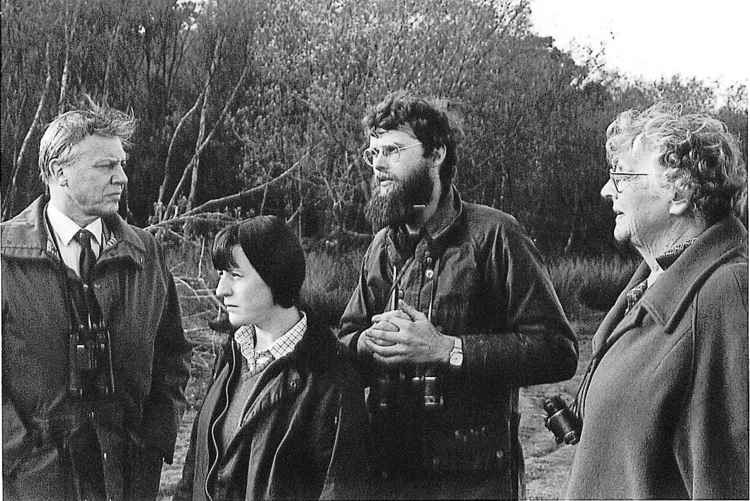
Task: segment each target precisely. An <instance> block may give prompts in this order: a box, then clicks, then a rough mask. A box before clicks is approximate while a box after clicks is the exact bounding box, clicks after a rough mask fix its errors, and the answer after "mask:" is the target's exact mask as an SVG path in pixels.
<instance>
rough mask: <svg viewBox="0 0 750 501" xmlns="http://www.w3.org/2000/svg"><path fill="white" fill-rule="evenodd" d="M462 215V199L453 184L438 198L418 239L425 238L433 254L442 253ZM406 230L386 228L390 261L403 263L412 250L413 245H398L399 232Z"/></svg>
mask: <svg viewBox="0 0 750 501" xmlns="http://www.w3.org/2000/svg"><path fill="white" fill-rule="evenodd" d="M462 216H463V201H462V200H461V195H460V194H459V193H458V190H457V189H456V187H455V186H451V189H450V190H449V191H448V193H447V194H446V195H445V196H444V197H443V198H442V199H441V200H440V203H439V204H438V206H437V209H436V210H435V213H434V214H433V215H432V217H431V218H430V219H429V220H428V221H427V222H426V223H425V224H424V226H423V227H422V229H421V232H420V234H419V241H421V240H423V239H424V240H426V241H427V242H428V245H429V248H430V251H431V252H432V254H433V255H435V256H438V255H440V254H442V251H443V249H444V248H445V247H446V246H447V245H448V243H449V238H450V235H451V234H452V231H453V230H454V229H455V228H456V227H457V223H458V221H459V220H460V219H461V217H462ZM403 231H406V229H405V228H403V227H400V228H397V227H393V226H391V227H389V228H388V229H387V240H388V245H387V252H388V256H389V259H390V261H391V262H392V263H403V262H405V261H406V260H407V259H408V258H409V257H410V256H411V254H413V252H414V248H415V245H419V241H417V243H416V244H415V245H413V246H411V247H410V248H404V246H403V245H398V243H397V242H399V238H398V234H399V232H403Z"/></svg>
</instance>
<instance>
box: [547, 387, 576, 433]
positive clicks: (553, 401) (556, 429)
mask: <svg viewBox="0 0 750 501" xmlns="http://www.w3.org/2000/svg"><path fill="white" fill-rule="evenodd" d="M544 410H545V411H546V412H547V418H546V419H545V420H544V426H546V427H547V429H548V430H549V431H551V432H552V433H553V434H554V435H555V440H557V443H562V442H565V443H566V444H568V445H573V444H577V443H578V440H579V439H580V438H581V427H582V423H581V419H580V418H579V417H578V416H577V415H576V414H575V413H573V412H572V411H571V410H570V409H569V408H568V405H567V404H566V403H565V401H564V400H563V399H562V397H561V396H560V395H557V396H554V397H551V398H548V399H546V400H545V401H544Z"/></svg>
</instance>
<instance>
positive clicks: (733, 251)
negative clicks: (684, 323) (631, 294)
mask: <svg viewBox="0 0 750 501" xmlns="http://www.w3.org/2000/svg"><path fill="white" fill-rule="evenodd" d="M737 256H745V258H747V231H746V230H745V228H744V226H742V223H740V222H739V220H738V219H736V218H734V217H728V218H726V219H724V220H722V221H719V222H718V223H716V224H714V225H713V226H711V227H709V228H708V229H707V230H706V231H704V232H703V233H702V234H701V235H699V236H698V238H697V239H696V240H695V242H693V244H692V245H690V246H689V247H688V248H687V249H686V250H685V251H684V252H683V253H682V254H680V257H678V258H677V260H675V261H674V263H673V264H672V265H671V266H669V268H668V269H667V270H665V271H664V272H663V273H662V274H661V276H660V277H659V279H658V280H657V281H656V282H655V283H654V285H652V286H651V287H649V288H648V289H647V290H646V292H645V293H644V294H643V297H642V298H641V300H640V301H639V302H638V304H637V305H636V306H635V307H634V308H633V310H632V311H631V312H629V313H628V314H627V315H625V308H626V305H627V299H626V295H627V293H628V291H629V290H630V289H632V288H633V287H635V286H636V285H638V284H639V283H641V282H642V281H644V280H645V279H646V278H647V277H648V275H649V274H650V271H651V270H650V269H649V267H648V265H647V264H646V262H645V261H642V262H641V263H640V265H639V266H638V268H637V269H636V270H635V273H633V276H632V277H631V278H630V281H629V282H628V284H627V285H626V286H625V288H624V289H623V290H622V292H621V293H620V295H619V296H618V298H617V300H616V301H615V304H614V306H612V308H611V309H610V310H609V311H608V312H607V314H606V315H605V317H604V319H603V320H602V322H601V324H600V325H599V328H598V329H597V331H596V334H594V337H593V339H592V341H591V344H592V349H593V351H594V353H596V352H597V351H598V350H599V349H601V348H602V347H603V346H604V345H605V343H607V342H608V340H610V339H614V338H616V337H617V336H618V335H619V334H620V333H622V332H623V331H626V330H628V329H630V328H632V327H633V326H635V325H638V324H639V323H640V322H641V321H642V319H643V316H644V315H645V314H646V313H648V314H650V315H651V316H652V317H653V318H654V319H655V320H656V321H657V322H659V323H660V324H661V325H663V326H664V331H665V332H673V331H674V329H675V328H676V327H677V324H678V323H679V322H680V320H681V319H682V316H683V315H684V313H685V311H686V309H687V307H688V306H689V305H690V302H691V301H692V299H693V297H694V296H695V294H696V293H697V291H698V290H699V289H700V287H701V286H702V285H703V282H705V280H706V279H707V278H708V277H709V276H710V275H711V273H713V271H714V270H715V269H716V268H717V267H719V266H720V265H721V264H722V263H725V262H726V261H728V260H730V259H733V258H736V257H737ZM623 315H624V316H623Z"/></svg>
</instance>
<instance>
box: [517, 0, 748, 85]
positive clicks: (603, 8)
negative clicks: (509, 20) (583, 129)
mask: <svg viewBox="0 0 750 501" xmlns="http://www.w3.org/2000/svg"><path fill="white" fill-rule="evenodd" d="M530 2H531V10H532V16H531V19H532V22H533V24H534V27H533V31H535V32H536V33H537V34H539V35H542V36H552V37H554V38H555V46H556V47H558V48H560V49H563V50H566V51H571V53H572V54H573V57H574V58H577V56H578V55H579V54H582V53H583V51H582V50H580V48H578V47H581V46H583V47H590V48H592V49H594V51H595V52H599V51H600V49H601V48H603V49H604V56H603V61H604V63H605V67H606V68H609V69H617V70H619V71H620V72H621V73H624V74H625V75H628V76H631V77H634V78H643V79H646V80H657V79H660V78H661V77H667V78H671V77H672V76H673V75H680V76H682V77H683V78H691V77H697V78H699V79H701V80H703V81H705V82H707V83H713V82H714V81H718V83H719V85H720V86H721V87H726V86H728V85H730V84H734V83H740V82H743V83H745V84H747V83H748V80H750V51H748V47H750V43H748V41H749V40H750V37H748V31H750V15H749V14H750V1H748V0H530ZM579 62H580V61H579Z"/></svg>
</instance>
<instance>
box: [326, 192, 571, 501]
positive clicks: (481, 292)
mask: <svg viewBox="0 0 750 501" xmlns="http://www.w3.org/2000/svg"><path fill="white" fill-rule="evenodd" d="M401 233H403V232H402V230H398V229H396V228H385V229H383V230H381V231H379V232H378V233H377V234H376V235H375V237H374V240H373V242H372V243H371V244H370V246H369V248H368V249H367V251H366V254H365V256H364V259H363V263H362V268H361V273H360V276H359V281H358V283H357V284H356V289H355V291H354V293H353V295H352V297H351V299H350V301H349V304H348V306H347V307H346V310H345V312H344V314H343V317H342V320H341V322H342V329H341V331H340V333H339V338H340V340H341V341H342V342H343V343H344V344H346V345H347V346H348V347H349V349H350V352H351V353H352V354H353V355H354V356H356V346H357V340H358V337H359V335H360V333H361V332H362V331H363V330H364V329H366V328H368V327H369V326H370V325H371V321H370V319H371V317H372V316H373V315H375V314H378V313H381V312H383V311H385V310H387V309H390V308H389V306H388V305H389V303H390V302H391V301H392V299H391V295H392V284H393V282H394V267H395V273H396V274H397V276H398V282H399V288H400V290H401V297H402V299H403V300H404V301H405V302H406V303H408V304H411V305H412V306H413V307H415V308H417V309H419V310H420V311H422V312H423V313H425V314H426V315H428V317H430V318H431V321H432V323H433V325H435V326H437V327H438V328H439V330H440V331H441V332H442V333H444V334H448V335H452V336H459V337H461V339H462V340H463V346H464V348H463V350H464V362H463V367H462V369H461V370H459V371H458V372H455V373H451V372H449V371H447V370H445V371H443V372H442V373H440V374H439V376H438V381H439V386H440V388H441V392H442V398H443V406H442V407H441V408H439V409H437V410H434V411H433V410H426V409H424V408H423V406H420V405H416V406H415V405H412V404H413V402H411V403H410V402H408V401H407V400H409V401H412V400H413V399H414V395H412V394H411V392H410V390H409V385H410V384H411V383H410V381H408V380H405V381H402V382H401V383H399V385H400V386H399V388H398V389H397V390H396V393H397V394H398V395H401V397H402V398H400V400H399V401H398V403H397V404H396V405H394V408H393V410H392V412H391V411H388V412H385V413H382V412H379V411H378V412H376V413H374V414H373V416H372V418H373V434H374V439H373V440H374V444H375V448H376V454H377V455H379V457H377V458H376V464H377V465H379V468H380V469H381V470H383V471H381V478H385V479H387V480H386V481H385V482H383V484H384V485H383V487H384V488H385V489H386V490H385V491H384V496H391V495H393V496H402V495H405V496H410V495H416V496H418V497H422V498H429V497H433V496H438V495H440V496H445V497H446V498H455V497H464V498H465V497H485V498H487V497H506V498H507V497H511V498H514V497H518V496H521V495H522V488H523V487H522V486H523V484H522V481H523V456H522V453H521V448H520V445H519V442H518V422H519V416H518V387H519V386H525V385H532V384H538V383H545V382H550V381H560V380H564V379H568V378H570V377H572V376H573V374H574V373H575V370H576V366H577V360H578V345H577V342H576V339H575V335H574V333H573V331H572V330H571V327H570V325H569V323H568V321H567V319H566V317H565V314H564V312H563V309H562V306H561V305H560V301H559V300H558V298H557V296H556V294H555V291H554V289H553V286H552V283H551V281H550V277H549V274H548V273H547V270H546V269H545V267H544V265H543V264H542V260H541V257H540V255H539V253H538V251H537V249H536V247H535V246H534V244H533V243H532V241H531V239H530V238H529V237H528V236H527V235H526V234H525V233H524V232H523V230H522V229H521V227H520V225H519V224H518V223H517V221H516V220H515V219H514V218H513V217H512V216H510V215H508V214H506V213H503V212H501V211H499V210H496V209H493V208H490V207H486V206H482V205H476V204H471V203H465V202H462V201H461V198H460V196H459V194H458V192H457V191H456V190H455V188H453V190H452V192H450V193H449V194H448V195H447V196H446V197H444V198H443V200H442V201H441V203H440V205H439V207H438V210H437V212H436V214H435V215H434V216H433V217H432V218H431V219H430V221H428V224H427V225H426V227H425V228H424V231H423V232H422V234H421V236H420V237H419V240H418V241H417V242H415V243H413V244H412V246H413V247H410V246H409V245H406V244H402V243H399V242H400V239H401ZM412 249H413V250H412ZM359 361H360V367H361V369H362V371H363V373H364V374H365V376H366V378H368V383H369V384H370V385H372V378H373V372H374V370H373V366H372V363H371V360H368V359H367V358H363V357H359ZM407 379H408V378H407ZM370 391H372V389H371V390H370ZM418 398H419V396H418V395H417V399H418ZM371 410H372V409H371ZM381 417H382V419H381ZM451 479H453V480H451ZM412 488H413V489H412ZM410 489H411V490H410ZM420 492H421V493H422V495H421V496H420V495H419V493H420Z"/></svg>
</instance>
